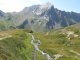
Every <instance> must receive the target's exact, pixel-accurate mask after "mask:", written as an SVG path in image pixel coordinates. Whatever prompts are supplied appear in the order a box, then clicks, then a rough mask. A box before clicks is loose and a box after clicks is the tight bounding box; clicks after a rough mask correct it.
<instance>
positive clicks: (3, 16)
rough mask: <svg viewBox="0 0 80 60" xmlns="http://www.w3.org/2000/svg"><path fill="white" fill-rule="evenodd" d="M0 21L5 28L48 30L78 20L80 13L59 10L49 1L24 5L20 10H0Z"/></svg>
mask: <svg viewBox="0 0 80 60" xmlns="http://www.w3.org/2000/svg"><path fill="white" fill-rule="evenodd" d="M0 21H2V22H4V24H3V25H4V26H5V28H6V29H13V28H26V29H31V30H33V31H49V30H53V29H56V28H61V27H65V26H69V25H73V24H76V23H78V22H80V13H75V12H65V11H61V10H58V9H57V8H54V6H53V5H52V4H51V3H45V4H43V5H33V6H30V7H26V8H24V9H23V10H22V11H20V12H13V13H3V12H2V11H0ZM26 21H27V23H26ZM24 23H25V24H24Z"/></svg>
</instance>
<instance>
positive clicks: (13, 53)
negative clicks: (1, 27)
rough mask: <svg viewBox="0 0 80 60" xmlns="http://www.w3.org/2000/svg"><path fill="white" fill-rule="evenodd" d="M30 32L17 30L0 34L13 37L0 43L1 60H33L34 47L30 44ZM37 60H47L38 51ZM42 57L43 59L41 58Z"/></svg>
mask: <svg viewBox="0 0 80 60" xmlns="http://www.w3.org/2000/svg"><path fill="white" fill-rule="evenodd" d="M28 32H29V30H24V29H15V30H9V31H2V32H0V38H2V37H4V36H2V35H1V33H2V34H4V33H6V34H8V35H11V36H12V37H10V38H6V39H4V40H1V41H0V60H33V59H34V54H33V53H34V46H33V45H32V44H31V43H30V41H31V39H32V38H31V36H30V35H29V33H28ZM36 55H37V60H47V59H46V58H45V57H44V56H42V54H41V53H40V52H38V51H37V53H36ZM41 57H42V58H41Z"/></svg>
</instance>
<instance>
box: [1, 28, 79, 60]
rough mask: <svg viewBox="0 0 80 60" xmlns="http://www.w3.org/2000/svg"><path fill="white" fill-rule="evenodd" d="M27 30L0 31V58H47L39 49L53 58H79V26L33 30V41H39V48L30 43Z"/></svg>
mask: <svg viewBox="0 0 80 60" xmlns="http://www.w3.org/2000/svg"><path fill="white" fill-rule="evenodd" d="M29 32H31V31H29V30H25V29H15V30H9V31H2V32H0V60H33V59H35V58H34V57H36V60H48V59H47V58H46V55H43V54H42V53H41V52H40V51H43V52H44V53H47V54H49V55H50V56H51V58H53V59H55V60H80V49H79V47H80V28H74V27H66V28H61V29H56V30H53V31H50V32H33V33H32V34H33V36H34V38H35V40H34V43H35V44H37V43H38V40H40V41H41V44H39V45H38V46H39V49H40V50H38V49H37V50H35V48H34V45H33V44H31V40H32V38H31V35H30V34H29ZM35 51H36V52H35ZM41 57H42V58H41Z"/></svg>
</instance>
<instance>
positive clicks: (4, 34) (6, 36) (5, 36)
mask: <svg viewBox="0 0 80 60" xmlns="http://www.w3.org/2000/svg"><path fill="white" fill-rule="evenodd" d="M0 34H1V35H2V36H4V37H2V38H0V40H3V39H6V38H10V37H12V36H11V35H8V34H6V33H0Z"/></svg>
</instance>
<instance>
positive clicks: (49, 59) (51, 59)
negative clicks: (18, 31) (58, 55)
mask: <svg viewBox="0 0 80 60" xmlns="http://www.w3.org/2000/svg"><path fill="white" fill-rule="evenodd" d="M30 35H31V36H32V40H31V44H33V45H34V47H35V49H36V50H38V51H39V52H41V53H42V55H43V56H45V57H46V58H47V59H48V60H54V59H53V58H51V57H50V55H49V54H47V53H45V52H43V51H42V50H40V49H39V48H38V45H40V44H41V41H40V40H38V42H37V43H35V42H34V40H35V39H34V36H33V35H32V34H30ZM36 50H35V51H34V60H37V59H36Z"/></svg>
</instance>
